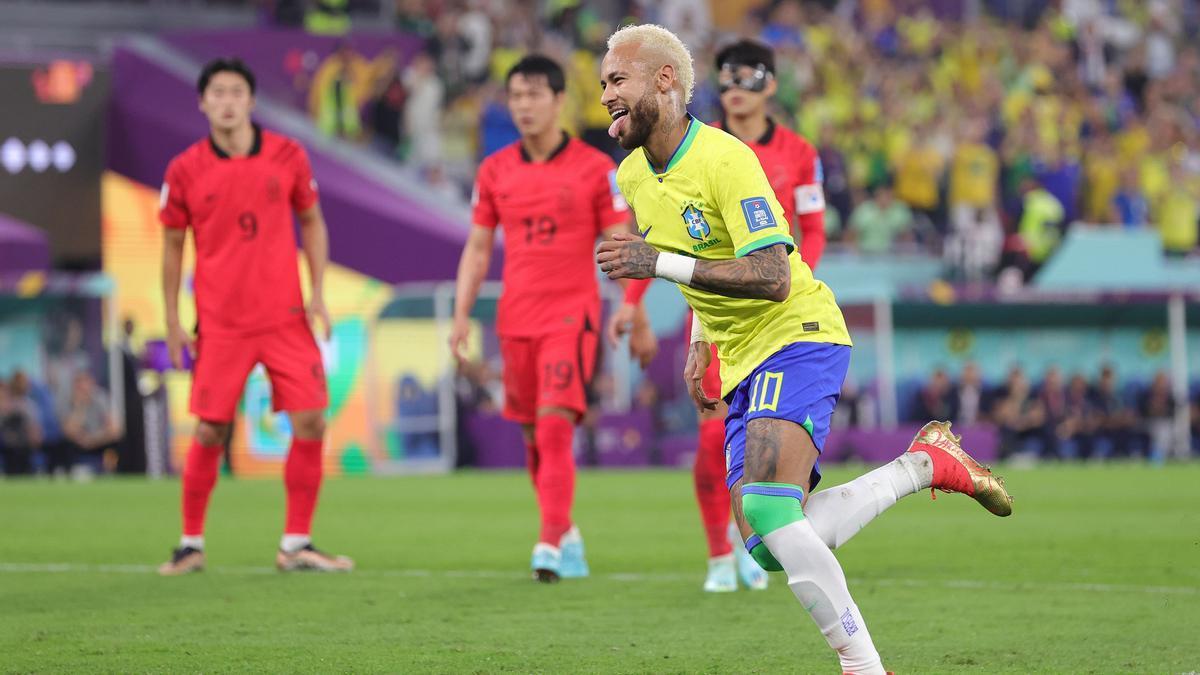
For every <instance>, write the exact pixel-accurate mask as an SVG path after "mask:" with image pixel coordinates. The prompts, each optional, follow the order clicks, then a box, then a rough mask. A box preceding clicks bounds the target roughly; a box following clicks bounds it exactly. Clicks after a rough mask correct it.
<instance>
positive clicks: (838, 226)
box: [312, 0, 1200, 279]
mask: <svg viewBox="0 0 1200 675" xmlns="http://www.w3.org/2000/svg"><path fill="white" fill-rule="evenodd" d="M541 4H545V5H546V6H547V8H546V9H545V10H544V11H539V10H538V9H537V8H536V7H535V5H541ZM744 4H748V5H749V10H750V11H748V12H747V13H746V14H745V16H744V20H743V21H742V23H741V25H740V26H738V27H737V29H736V31H733V32H729V31H719V30H717V29H716V28H715V27H714V23H713V14H714V11H713V10H714V7H710V5H711V3H710V2H708V1H707V0H669V1H667V2H629V1H626V2H619V3H594V2H586V1H580V0H559V1H556V2H551V3H529V2H517V1H515V0H508V1H503V0H491V1H489V0H472V1H470V2H457V1H434V0H397V2H396V5H395V12H394V16H395V24H396V28H397V30H399V31H403V32H405V33H408V34H412V35H416V36H419V37H421V38H422V39H424V40H425V48H424V49H423V50H422V51H421V52H420V53H419V54H418V55H417V56H416V57H415V58H413V59H412V60H411V61H410V62H409V63H407V64H404V65H403V66H402V67H401V66H400V65H397V64H395V63H384V64H382V65H380V64H375V65H376V66H378V67H375V68H371V67H366V66H367V65H368V64H367V63H366V62H365V60H363V59H362V58H361V57H354V56H353V55H350V54H347V56H346V58H347V63H354V64H355V65H354V66H353V67H349V66H348V67H347V69H346V72H348V73H349V72H355V73H357V74H356V75H355V76H354V77H356V78H358V81H359V85H357V86H355V87H352V88H350V90H351V91H355V92H359V93H358V94H356V96H358V98H355V99H352V102H351V104H350V108H351V109H352V110H354V111H357V113H358V115H357V116H355V120H354V121H353V122H352V123H351V124H348V125H345V126H344V128H343V127H339V128H338V129H335V130H333V133H345V134H346V135H350V136H353V137H355V138H358V139H362V140H363V142H366V141H367V139H371V142H372V145H373V146H374V147H377V148H379V149H380V150H381V151H382V152H384V153H386V154H388V155H391V156H395V157H397V158H400V159H403V160H404V161H407V162H409V163H410V164H412V165H414V166H416V167H418V168H420V169H421V170H422V171H423V172H424V173H425V175H426V177H427V179H428V180H429V181H430V183H431V184H432V185H433V186H434V187H435V188H436V189H441V190H443V191H445V192H446V193H458V194H459V196H460V197H461V196H463V195H465V194H466V193H467V191H468V189H467V186H468V185H469V184H470V181H471V178H472V173H473V168H474V166H475V163H476V162H477V161H478V160H479V159H480V158H482V157H484V156H486V155H488V154H490V153H491V152H493V151H494V150H496V149H497V148H499V147H502V146H503V145H505V144H507V143H509V142H511V141H512V140H514V139H515V137H516V132H515V129H514V128H513V126H512V122H511V120H510V119H509V117H508V113H507V110H506V108H505V106H504V101H503V91H502V89H501V87H500V86H499V82H500V81H501V80H502V76H503V73H504V72H506V71H507V68H508V67H509V66H510V65H511V64H512V63H514V62H515V60H516V59H517V58H519V57H520V55H521V54H523V53H525V52H526V51H527V50H529V49H530V48H535V49H538V50H540V51H543V52H546V53H548V54H550V55H552V56H554V57H555V58H557V59H558V60H559V61H560V62H561V63H563V64H564V65H565V66H566V67H567V69H568V71H569V77H568V81H569V87H568V98H569V102H568V105H567V109H566V112H565V117H566V119H565V120H564V124H565V126H566V127H567V128H568V130H569V131H571V132H573V133H575V134H577V135H579V136H581V137H582V138H584V139H585V140H587V141H588V142H590V143H592V144H594V145H596V146H597V147H600V148H601V149H603V150H605V151H607V152H611V153H614V154H617V152H618V150H617V149H616V148H615V146H614V144H613V143H612V141H611V140H610V139H609V138H608V137H607V134H606V133H605V130H606V129H607V127H608V125H609V123H610V122H611V120H610V119H609V117H608V115H607V113H606V112H605V111H604V109H603V107H601V106H600V105H599V102H598V96H597V94H596V89H595V87H594V86H593V85H594V82H595V80H596V77H595V73H596V69H597V65H598V55H599V54H600V53H601V51H602V49H603V41H604V38H605V37H606V36H607V35H608V34H609V32H610V29H611V28H612V26H613V25H614V24H616V23H619V22H625V21H639V22H645V21H651V22H659V23H661V24H663V25H665V26H667V27H668V28H671V29H672V30H674V31H675V32H677V33H678V34H680V35H681V36H683V38H684V40H685V41H686V42H687V44H688V45H689V47H690V48H691V50H692V51H693V53H694V55H695V57H696V63H697V66H698V68H699V71H698V72H697V91H696V96H695V100H694V102H693V106H692V108H693V111H694V112H695V113H696V114H697V115H698V116H699V117H700V118H701V119H705V120H715V119H717V118H718V117H719V106H718V98H717V91H716V87H715V79H714V77H713V73H712V59H713V54H714V51H715V49H716V48H718V47H719V46H720V45H722V44H724V43H725V42H728V41H729V40H731V39H733V38H734V37H737V36H745V37H754V38H757V39H760V40H762V41H764V42H766V43H768V44H770V45H771V46H772V47H774V48H775V50H776V53H777V54H778V57H777V58H778V61H779V67H778V81H779V92H778V95H777V96H776V101H777V104H778V109H777V110H776V115H777V117H778V118H779V119H781V120H782V121H784V122H785V123H787V124H789V125H790V126H792V127H794V128H795V129H796V130H798V131H799V132H801V133H802V134H804V135H805V136H806V137H808V138H809V139H811V140H812V141H813V142H814V143H815V144H816V145H817V146H818V148H819V149H820V153H821V159H822V164H823V168H824V185H825V191H826V197H827V200H828V203H829V204H830V206H831V207H832V208H830V209H829V214H828V217H827V219H826V222H827V228H828V230H829V234H830V238H831V241H834V242H841V243H842V244H844V246H845V247H848V248H852V249H855V250H859V251H861V252H863V253H867V254H878V253H884V252H888V251H895V250H898V249H910V250H912V249H915V250H924V251H928V252H932V253H935V254H941V255H944V256H945V257H946V260H947V262H948V263H950V269H951V270H952V272H953V274H954V275H955V276H956V277H957V278H967V279H979V278H985V277H987V276H989V275H991V274H993V273H994V272H995V271H996V270H997V269H998V268H1000V267H1016V268H1017V269H1020V270H1022V271H1023V272H1024V273H1025V274H1026V275H1027V276H1028V275H1029V274H1031V273H1032V272H1034V271H1036V269H1037V267H1038V266H1039V265H1040V264H1041V263H1042V262H1044V261H1045V260H1046V259H1047V257H1048V256H1049V255H1050V253H1051V252H1052V251H1053V250H1054V248H1055V246H1056V245H1057V243H1058V241H1059V240H1060V239H1061V237H1062V234H1063V232H1064V231H1065V229H1066V228H1067V227H1068V226H1070V225H1072V224H1073V223H1077V222H1078V223H1091V224H1097V225H1104V226H1108V227H1124V228H1147V227H1152V228H1156V229H1157V230H1158V231H1159V233H1160V234H1161V236H1162V240H1163V246H1164V249H1165V251H1166V252H1167V254H1169V255H1173V256H1186V255H1195V254H1196V253H1197V251H1198V234H1197V222H1198V220H1200V127H1198V122H1200V51H1198V49H1197V47H1196V45H1195V44H1191V43H1189V42H1188V41H1187V36H1188V35H1195V34H1196V31H1197V26H1198V24H1200V7H1198V5H1197V3H1196V2H1194V1H1192V0H1187V1H1183V0H1154V1H1152V2H1130V1H1123V0H1061V1H1059V2H1023V3H1004V2H978V3H956V2H953V3H952V2H935V1H932V0H926V1H922V0H870V1H866V0H864V1H859V2H854V1H842V2H801V1H800V0H774V1H771V2H760V3H757V4H755V3H744ZM972 8H973V9H972ZM1014 8H1016V9H1014ZM335 79H336V78H335ZM332 81H334V80H329V79H326V80H324V82H332ZM318 99H320V96H314V97H313V100H318ZM318 108H319V106H315V105H314V106H313V107H312V110H313V114H314V115H315V116H317V117H318V119H320V117H321V114H320V112H319V110H318ZM359 120H361V121H362V124H361V128H360V125H359V124H358V121H359Z"/></svg>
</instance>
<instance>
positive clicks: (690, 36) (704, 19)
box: [658, 0, 713, 54]
mask: <svg viewBox="0 0 1200 675" xmlns="http://www.w3.org/2000/svg"><path fill="white" fill-rule="evenodd" d="M658 11H659V21H660V22H662V25H663V26H665V27H667V28H668V29H669V30H671V31H672V32H674V33H675V34H676V35H678V36H679V39H680V40H682V41H683V44H685V45H687V47H688V49H689V50H691V52H692V53H693V54H696V53H697V52H700V51H702V50H703V49H704V48H705V46H706V45H707V44H708V41H709V38H710V36H711V35H712V28H713V26H712V11H711V9H709V0H662V2H660V3H659V8H658Z"/></svg>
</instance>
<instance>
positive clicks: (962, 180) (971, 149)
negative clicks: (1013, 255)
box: [946, 119, 1003, 280]
mask: <svg viewBox="0 0 1200 675" xmlns="http://www.w3.org/2000/svg"><path fill="white" fill-rule="evenodd" d="M986 133H987V125H986V123H985V122H984V121H983V120H982V119H974V120H971V121H970V122H968V123H966V124H965V125H964V128H963V132H962V137H961V140H960V142H959V143H958V146H957V147H956V148H955V151H954V158H953V160H952V162H951V168H950V199H949V201H950V236H949V238H948V239H947V242H946V256H947V258H948V259H949V261H950V263H951V265H952V266H954V267H955V268H956V269H957V270H958V271H959V272H960V273H961V275H962V276H964V277H965V278H967V279H970V280H977V279H981V278H982V277H983V276H984V273H985V272H988V271H990V270H991V269H992V268H993V267H994V266H995V265H996V262H997V261H998V259H999V257H1000V242H1001V239H1002V236H1003V231H1002V230H1001V227H1000V215H999V213H998V212H997V210H996V207H997V196H996V185H997V181H998V178H999V160H998V158H997V156H996V151H995V150H993V149H992V148H991V147H989V146H988V145H987V144H985V143H984V142H983V141H984V136H985V135H986Z"/></svg>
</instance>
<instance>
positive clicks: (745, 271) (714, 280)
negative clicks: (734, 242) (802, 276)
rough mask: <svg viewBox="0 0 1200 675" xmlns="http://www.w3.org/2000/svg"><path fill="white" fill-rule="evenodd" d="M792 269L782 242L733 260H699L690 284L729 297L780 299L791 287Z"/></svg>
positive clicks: (781, 299) (782, 298)
mask: <svg viewBox="0 0 1200 675" xmlns="http://www.w3.org/2000/svg"><path fill="white" fill-rule="evenodd" d="M791 275H792V270H791V265H790V264H789V263H788V255H787V248H786V247H785V246H783V245H782V244H776V245H775V246H768V247H767V248H764V249H759V250H757V251H754V252H753V253H751V254H749V255H747V256H745V257H743V258H734V259H732V260H698V261H697V262H696V271H695V272H694V273H693V274H692V288H696V289H699V290H702V291H710V292H712V293H718V294H720V295H724V296H727V297H730V298H752V299H761V300H774V301H775V302H782V301H784V300H786V299H787V295H788V292H789V290H790V288H791V279H792V277H791Z"/></svg>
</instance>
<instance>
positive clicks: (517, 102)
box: [450, 55, 654, 582]
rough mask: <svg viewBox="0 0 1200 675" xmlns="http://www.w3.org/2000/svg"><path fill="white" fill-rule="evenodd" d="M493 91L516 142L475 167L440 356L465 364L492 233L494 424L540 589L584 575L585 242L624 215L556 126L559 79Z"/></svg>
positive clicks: (610, 186) (622, 224) (624, 220)
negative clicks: (505, 447)
mask: <svg viewBox="0 0 1200 675" xmlns="http://www.w3.org/2000/svg"><path fill="white" fill-rule="evenodd" d="M505 87H506V90H507V93H508V107H509V111H510V112H511V113H512V117H513V121H514V122H515V123H516V126H517V130H518V131H519V132H520V134H521V139H520V140H519V141H517V142H515V143H513V144H512V145H509V146H507V147H505V148H502V149H500V150H498V151H496V152H495V153H493V154H492V155H490V156H489V157H487V158H486V159H484V160H483V163H482V164H480V166H479V172H478V176H477V178H476V184H475V196H474V199H473V202H474V214H473V217H472V221H473V223H474V224H473V226H472V227H471V233H470V235H469V237H468V239H467V243H466V246H465V247H464V248H463V253H462V259H461V261H460V262H459V266H458V288H457V294H456V298H455V306H454V328H453V330H452V332H451V335H450V348H451V350H452V351H453V352H454V355H455V357H456V358H457V359H459V361H460V362H462V361H464V360H465V358H466V356H465V352H464V350H465V348H466V342H467V338H468V337H469V335H470V330H471V328H470V313H471V308H472V307H473V306H474V304H475V299H476V297H477V295H478V293H479V285H480V283H481V282H482V281H483V279H484V277H485V276H486V275H487V270H488V265H489V263H490V261H491V257H492V244H493V241H494V239H495V231H496V227H497V226H499V227H501V228H502V229H503V232H504V248H505V256H504V273H503V284H504V292H503V294H502V295H501V297H500V305H499V308H498V316H497V318H496V332H497V334H498V335H499V337H500V352H501V356H502V357H503V359H504V416H505V417H507V418H508V419H510V420H512V421H514V422H517V423H518V424H520V425H521V427H522V430H523V432H524V436H525V447H526V460H527V465H528V468H529V473H530V477H531V478H532V480H533V486H534V490H535V491H536V492H537V500H538V507H539V509H540V510H541V532H540V534H539V536H538V541H537V545H536V546H534V549H533V558H532V564H531V567H532V570H533V575H534V578H535V579H537V580H538V581H544V582H551V581H557V580H558V579H559V578H570V577H582V576H587V574H588V569H587V562H586V560H585V558H584V555H583V540H582V538H581V537H580V535H579V529H578V528H577V527H575V526H574V523H573V521H572V520H571V504H572V501H573V499H574V491H575V460H574V457H573V455H572V445H573V443H572V440H573V437H574V431H575V425H576V424H577V423H578V422H579V419H580V417H581V416H582V415H583V414H584V412H586V410H587V400H586V392H585V388H586V386H587V384H588V381H589V380H590V379H591V376H592V368H593V365H594V364H595V361H596V348H597V346H598V342H599V327H600V292H599V286H598V282H597V275H596V270H595V265H594V264H593V263H592V256H593V252H594V249H595V244H596V239H597V237H600V236H604V235H606V234H609V233H611V232H616V231H620V232H628V231H629V213H628V207H627V206H626V205H625V200H624V198H623V197H622V196H621V193H620V191H618V190H617V187H616V165H615V164H614V163H613V161H612V159H611V158H609V157H608V156H607V155H605V154H604V153H602V152H600V151H599V150H596V149H594V148H592V147H591V146H589V145H587V144H586V143H584V142H583V141H580V140H579V139H575V138H571V137H570V136H568V135H567V133H566V132H564V131H562V129H561V128H560V127H559V126H558V119H559V114H560V113H561V111H562V106H563V102H564V100H565V95H564V93H563V92H564V91H565V88H566V80H565V76H564V75H563V71H562V68H561V67H560V66H559V65H558V64H557V63H555V62H554V61H553V60H551V59H549V58H547V57H545V56H540V55H529V56H526V57H524V58H523V59H521V61H520V62H518V63H517V64H516V65H515V66H513V68H512V69H511V70H510V71H509V72H508V75H507V77H506V80H505ZM630 322H631V323H632V324H635V325H636V327H635V328H634V333H635V335H634V339H635V344H642V345H644V344H645V341H646V340H647V339H648V340H649V341H650V342H653V339H654V338H653V335H652V334H649V329H648V326H647V323H646V322H645V321H644V318H642V319H639V317H637V316H636V315H635V314H634V313H631V314H630ZM651 356H652V354H651Z"/></svg>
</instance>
